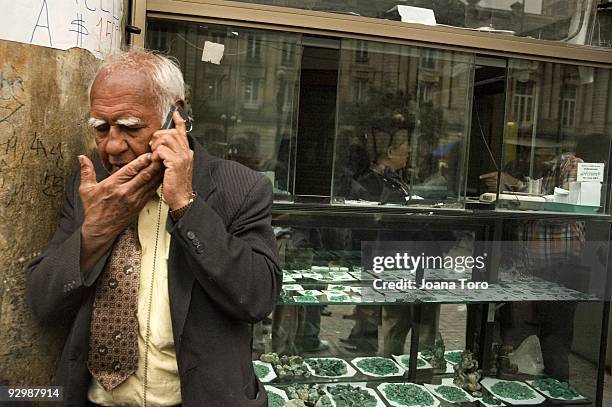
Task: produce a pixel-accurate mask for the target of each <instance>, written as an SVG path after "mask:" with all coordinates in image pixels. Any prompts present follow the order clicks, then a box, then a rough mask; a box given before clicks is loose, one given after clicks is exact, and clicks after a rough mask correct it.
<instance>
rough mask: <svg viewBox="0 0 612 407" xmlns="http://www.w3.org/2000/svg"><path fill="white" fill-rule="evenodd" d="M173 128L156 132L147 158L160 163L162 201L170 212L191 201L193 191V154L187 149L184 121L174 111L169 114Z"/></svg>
mask: <svg viewBox="0 0 612 407" xmlns="http://www.w3.org/2000/svg"><path fill="white" fill-rule="evenodd" d="M172 120H174V124H175V128H174V129H168V130H158V131H156V132H155V133H153V137H152V138H151V143H150V144H151V151H152V156H151V159H152V160H153V161H159V162H163V163H164V166H165V167H166V169H165V170H164V181H163V182H164V184H163V185H164V199H165V200H166V202H167V203H168V206H169V207H170V209H172V210H175V209H178V208H181V207H183V206H185V205H187V203H189V200H190V199H191V193H192V191H193V185H192V183H191V182H192V173H193V152H192V151H191V150H190V149H189V142H188V140H187V133H186V131H185V121H184V120H183V118H182V117H181V115H180V114H179V113H178V112H174V114H173V115H172Z"/></svg>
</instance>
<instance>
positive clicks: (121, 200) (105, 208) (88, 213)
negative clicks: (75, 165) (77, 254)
mask: <svg viewBox="0 0 612 407" xmlns="http://www.w3.org/2000/svg"><path fill="white" fill-rule="evenodd" d="M79 162H80V163H81V184H80V186H79V194H80V196H81V202H82V204H83V211H84V212H85V219H84V221H83V225H82V226H81V269H82V270H83V271H86V270H89V268H90V266H93V265H94V264H95V262H96V261H97V260H98V258H99V257H100V256H101V255H102V254H104V252H105V251H106V250H107V249H108V248H109V247H110V245H111V244H112V243H113V241H114V240H115V238H116V237H117V236H118V235H119V234H120V233H121V232H122V231H123V230H125V228H127V227H128V225H129V224H130V223H132V222H133V221H134V219H135V218H136V217H137V216H138V213H139V212H140V210H141V209H142V208H143V207H144V205H145V204H146V203H147V202H148V201H149V200H150V199H151V198H152V197H153V195H154V194H155V190H156V189H157V186H158V185H159V182H160V181H161V165H160V163H159V162H154V161H152V160H151V154H150V153H147V154H143V155H141V156H139V157H138V158H136V159H135V160H133V161H132V162H130V163H129V164H127V165H125V166H124V167H122V168H121V169H120V170H119V171H117V172H115V173H113V174H112V175H110V176H109V177H108V178H106V179H105V180H103V181H102V182H100V183H98V182H96V171H95V169H94V166H93V164H92V162H91V160H90V159H89V158H87V157H85V156H83V155H82V156H79Z"/></svg>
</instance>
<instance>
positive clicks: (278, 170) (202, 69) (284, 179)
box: [147, 19, 302, 199]
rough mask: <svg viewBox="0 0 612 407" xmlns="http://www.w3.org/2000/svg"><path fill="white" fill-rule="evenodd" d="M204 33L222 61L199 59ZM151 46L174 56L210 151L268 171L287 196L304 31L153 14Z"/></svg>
mask: <svg viewBox="0 0 612 407" xmlns="http://www.w3.org/2000/svg"><path fill="white" fill-rule="evenodd" d="M206 41H210V42H214V43H217V44H222V45H223V46H224V53H223V58H222V59H221V63H220V64H218V65H216V64H213V63H209V62H202V53H203V49H204V43H205V42H206ZM147 47H149V48H152V49H157V50H160V51H162V52H166V53H168V54H169V55H171V56H173V57H175V58H176V59H177V60H178V62H179V63H180V66H181V69H182V70H183V74H184V76H185V81H186V83H187V85H188V89H189V96H188V99H189V100H188V103H189V109H190V114H191V115H192V116H193V117H194V119H195V126H194V129H193V132H192V135H193V137H195V138H196V139H197V140H199V141H200V142H201V143H202V144H203V145H204V146H205V147H206V148H207V149H208V150H209V152H210V153H211V154H213V155H216V156H219V157H224V158H228V159H232V160H236V161H239V162H241V163H242V164H244V165H247V166H249V167H251V168H252V169H254V170H257V171H261V172H264V173H265V174H266V175H267V176H268V177H269V178H270V179H271V180H272V182H273V184H274V187H275V192H276V197H277V198H278V199H282V197H286V196H288V195H289V191H291V190H292V189H293V188H292V183H293V181H292V178H291V176H292V175H291V174H292V173H291V171H290V169H289V167H290V166H289V162H290V155H291V151H292V146H291V143H293V141H292V140H293V139H294V138H295V136H296V131H297V106H298V104H297V97H298V96H299V93H298V92H296V89H298V88H299V78H300V76H299V73H300V60H301V57H300V55H301V49H302V47H301V45H300V35H299V34H290V33H279V32H268V31H263V30H254V29H244V28H236V27H229V26H222V25H215V24H198V23H188V22H182V21H181V22H178V21H164V20H155V19H152V20H150V21H149V23H148V27H147Z"/></svg>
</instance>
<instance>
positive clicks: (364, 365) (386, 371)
mask: <svg viewBox="0 0 612 407" xmlns="http://www.w3.org/2000/svg"><path fill="white" fill-rule="evenodd" d="M356 365H357V367H359V368H360V369H361V370H363V371H364V372H367V373H371V374H375V375H378V376H386V375H390V374H394V373H399V369H398V367H397V365H396V364H395V363H393V361H392V360H391V359H387V358H381V357H373V358H366V359H362V360H360V361H359V362H357V363H356Z"/></svg>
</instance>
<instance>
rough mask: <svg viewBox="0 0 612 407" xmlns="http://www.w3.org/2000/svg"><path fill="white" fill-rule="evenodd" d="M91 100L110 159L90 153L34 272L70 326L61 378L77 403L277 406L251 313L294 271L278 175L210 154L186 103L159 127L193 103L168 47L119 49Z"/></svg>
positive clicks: (32, 280) (34, 290)
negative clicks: (276, 212)
mask: <svg viewBox="0 0 612 407" xmlns="http://www.w3.org/2000/svg"><path fill="white" fill-rule="evenodd" d="M90 104H91V106H90V107H91V111H90V114H91V118H90V119H89V123H90V125H91V126H92V127H93V129H94V132H95V140H96V144H97V150H98V153H99V157H97V158H94V159H93V160H90V159H89V158H87V157H85V156H80V157H79V161H80V164H81V169H80V173H78V174H76V175H75V177H74V180H73V182H72V183H71V185H70V186H69V188H68V190H67V193H66V201H65V203H64V206H63V208H62V212H61V218H60V221H59V226H58V228H57V230H56V232H55V234H54V236H53V239H52V240H51V242H50V243H49V246H48V247H47V248H46V250H45V251H44V253H43V254H42V255H41V256H39V257H38V258H36V259H34V260H33V261H32V263H31V264H30V266H29V270H28V287H27V290H28V291H27V294H28V299H29V303H30V305H31V308H32V310H33V313H34V315H35V316H36V317H37V318H38V319H39V320H41V321H43V322H47V323H52V322H54V321H58V320H64V321H67V322H69V323H70V324H71V329H70V334H69V336H68V339H67V341H66V344H65V346H64V350H63V353H62V356H61V359H60V361H59V365H58V369H57V372H56V378H55V381H56V383H57V384H58V385H61V386H63V387H64V403H65V405H67V406H84V405H85V406H87V405H103V406H147V405H148V406H175V405H181V404H182V405H184V406H198V407H199V406H207V407H208V406H223V407H228V406H231V407H235V406H266V405H267V399H266V394H265V391H264V389H263V387H262V385H261V383H260V382H259V381H258V380H257V379H256V377H255V374H254V371H253V367H252V364H251V347H250V341H251V326H250V324H252V323H254V322H257V321H259V320H261V319H263V318H264V317H265V316H266V315H268V313H270V312H271V310H272V309H273V307H274V304H275V301H276V297H277V295H278V292H279V290H280V284H281V280H282V279H281V273H280V270H279V266H278V260H277V252H276V242H275V239H274V234H273V232H272V229H271V225H270V220H271V213H270V209H271V203H272V188H271V185H270V183H269V182H268V180H267V179H266V178H265V177H264V176H262V175H260V174H258V173H256V172H254V171H251V170H249V169H247V168H246V167H244V166H242V165H240V164H237V163H234V162H231V161H225V160H222V159H219V158H215V157H212V156H210V155H208V154H207V152H206V151H205V150H204V149H203V148H202V147H201V146H200V145H199V144H198V143H197V142H196V141H194V140H193V139H192V138H190V137H189V136H188V135H187V134H186V130H185V122H184V120H183V118H182V117H181V115H180V114H179V113H177V112H174V113H173V114H172V120H173V122H174V124H175V126H174V128H169V129H161V130H160V128H161V127H162V123H163V122H164V120H165V118H166V117H167V116H168V112H169V111H170V110H171V109H172V108H173V106H178V107H184V82H183V77H182V74H181V71H180V70H179V68H178V67H177V66H176V65H175V64H174V63H173V62H172V61H170V60H169V59H167V58H165V57H163V56H160V55H156V54H152V53H147V52H127V53H120V54H117V55H114V56H112V57H111V58H109V59H108V60H106V61H105V62H104V63H103V64H102V66H101V68H100V69H99V71H98V74H97V75H96V77H95V79H94V81H93V83H92V86H91V89H90ZM170 127H171V126H170Z"/></svg>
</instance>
